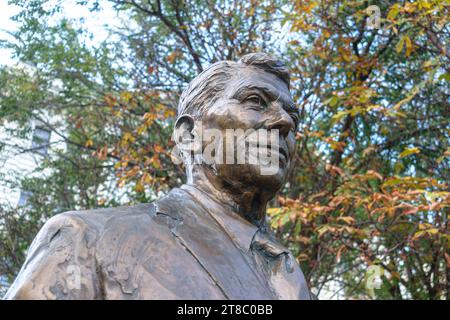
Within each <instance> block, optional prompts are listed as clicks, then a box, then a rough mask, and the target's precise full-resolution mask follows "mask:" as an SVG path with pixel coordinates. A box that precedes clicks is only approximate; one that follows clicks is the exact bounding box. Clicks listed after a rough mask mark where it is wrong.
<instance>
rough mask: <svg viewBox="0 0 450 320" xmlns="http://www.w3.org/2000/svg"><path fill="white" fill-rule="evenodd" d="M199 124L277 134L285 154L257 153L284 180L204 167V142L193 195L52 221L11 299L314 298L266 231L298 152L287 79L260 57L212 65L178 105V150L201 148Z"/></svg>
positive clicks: (191, 183) (239, 168)
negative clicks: (269, 211) (272, 203)
mask: <svg viewBox="0 0 450 320" xmlns="http://www.w3.org/2000/svg"><path fill="white" fill-rule="evenodd" d="M199 121H201V124H202V127H203V130H215V132H219V133H224V134H225V131H226V130H227V129H242V130H248V129H255V130H259V129H264V130H266V131H268V132H271V131H273V132H277V133H279V135H278V141H277V143H276V145H271V144H266V145H262V144H258V143H257V148H258V150H263V151H267V150H269V148H270V152H269V153H270V155H271V156H272V159H274V158H273V157H274V156H275V159H276V160H277V161H278V162H277V170H275V172H274V173H272V174H262V170H261V168H262V167H263V166H266V165H267V163H259V162H257V163H250V162H248V161H247V162H245V161H244V162H245V163H232V164H230V163H228V162H227V163H221V162H220V161H212V162H209V163H207V162H206V161H203V160H204V159H203V160H201V161H197V162H195V161H191V160H192V156H193V154H195V155H198V154H197V153H196V151H195V150H197V149H200V150H201V151H202V150H203V149H204V148H205V147H206V142H204V141H202V142H201V144H200V148H197V149H195V148H193V149H188V148H186V147H185V146H181V147H180V148H179V149H180V150H181V156H182V158H183V161H184V162H185V167H186V172H187V183H186V184H185V185H183V186H181V187H180V188H175V189H173V190H171V191H170V192H169V193H168V194H167V195H166V196H164V197H162V198H161V199H159V200H157V201H155V202H153V203H148V204H140V205H137V206H133V207H119V208H112V209H98V210H86V211H74V212H66V213H62V214H58V215H56V216H54V217H53V218H51V219H50V220H49V221H48V222H47V223H46V224H45V225H44V227H43V228H42V229H41V231H40V232H39V233H38V235H37V236H36V238H35V239H34V241H33V243H32V245H31V247H30V249H29V253H28V256H27V259H26V262H25V263H24V265H23V267H22V269H21V271H20V273H19V275H18V276H17V279H16V280H15V282H14V283H13V285H12V286H11V288H10V289H9V291H8V292H7V294H6V296H5V298H6V299H310V298H311V297H312V296H311V294H310V292H309V289H308V287H307V284H306V281H305V278H304V276H303V274H302V271H301V270H300V268H299V266H298V264H297V262H296V260H295V258H294V257H293V256H292V254H291V253H290V252H289V250H287V249H286V248H285V247H283V246H282V245H280V244H279V243H278V242H277V240H276V239H275V238H274V236H273V235H272V233H271V232H270V231H269V230H268V227H267V225H266V206H267V202H268V201H269V200H270V199H272V198H273V197H274V195H275V193H276V192H277V191H278V190H279V189H280V188H281V187H282V185H283V183H284V181H285V178H286V176H287V175H288V174H289V169H290V167H291V162H292V159H293V156H294V150H295V129H296V125H297V122H298V115H297V112H296V109H295V108H294V103H293V101H292V98H291V95H290V92H289V73H288V70H287V69H286V67H285V66H284V65H283V64H282V63H281V62H279V61H278V60H276V59H274V58H272V57H270V56H268V55H266V54H263V53H254V54H248V55H245V56H244V57H242V58H241V59H240V60H239V61H238V62H233V61H220V62H217V63H214V64H213V65H211V66H210V67H209V68H207V69H206V70H205V71H203V72H202V73H201V74H199V75H198V76H197V77H196V78H195V79H194V80H193V81H192V82H191V83H190V84H189V86H188V87H187V88H186V90H185V91H184V92H183V94H182V96H181V98H180V103H179V106H178V119H177V122H176V125H175V129H174V132H175V134H176V136H177V137H178V141H177V143H178V145H179V146H180V145H182V144H183V143H186V142H187V144H188V145H189V144H191V143H192V142H193V140H194V136H195V134H196V132H197V131H196V130H197V129H198V125H197V123H198V122H199ZM246 137H248V136H246ZM233 139H234V138H233ZM244 140H245V139H244ZM228 142H229V141H228ZM241 142H242V141H241ZM247 142H248V141H247V140H245V142H244V146H245V145H246V143H247ZM240 146H242V144H241V145H240ZM237 149H240V147H239V146H234V151H236V150H237ZM203 151H204V150H203ZM217 154H218V152H217V150H215V152H213V156H214V157H215V156H217ZM231 154H232V153H231V152H230V150H228V149H227V151H226V152H225V153H224V154H223V155H226V156H228V157H230V155H231ZM233 154H234V153H233ZM233 157H234V156H231V158H233ZM248 157H249V155H245V157H244V158H245V159H248ZM200 158H201V157H200ZM197 159H198V158H197ZM201 159H202V158H201ZM214 159H216V158H214Z"/></svg>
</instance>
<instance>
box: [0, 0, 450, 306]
mask: <svg viewBox="0 0 450 320" xmlns="http://www.w3.org/2000/svg"><path fill="white" fill-rule="evenodd" d="M10 2H11V3H13V4H15V5H18V6H20V7H21V8H22V10H21V12H20V13H19V14H18V15H17V16H16V17H14V19H15V20H16V21H17V22H18V25H19V29H18V30H17V31H16V32H14V33H13V36H14V40H13V41H8V42H6V41H4V42H3V46H4V47H8V48H10V49H12V50H13V52H14V54H15V58H16V59H17V60H19V61H22V62H24V63H26V64H27V65H29V66H30V67H29V68H25V69H24V68H17V67H16V68H12V67H2V68H1V70H0V84H1V85H0V88H1V89H0V121H2V123H16V124H18V125H17V126H16V127H14V129H12V130H10V132H9V133H10V134H11V135H14V136H16V137H19V138H24V137H26V136H27V134H29V132H30V130H31V127H30V123H32V122H33V121H39V123H41V124H43V125H44V126H45V127H46V128H48V129H49V130H51V131H52V134H53V135H56V136H57V137H58V138H59V139H60V140H61V141H62V142H64V145H65V146H66V147H64V148H62V147H60V146H59V145H58V144H56V145H54V146H51V152H50V153H49V155H48V156H47V157H46V158H45V159H44V160H43V161H42V162H41V164H40V165H39V167H38V168H37V169H36V173H37V174H36V175H33V176H31V177H22V176H20V175H19V176H18V177H17V178H15V179H14V177H12V176H11V175H10V177H9V179H10V180H11V182H10V183H11V184H12V185H17V186H20V187H21V188H22V189H23V188H25V189H27V190H30V191H32V197H31V198H30V201H29V203H28V205H27V206H25V207H23V208H19V209H17V208H8V207H4V208H2V209H1V210H2V211H1V214H2V216H1V218H0V221H1V226H2V228H1V229H0V237H1V245H0V252H1V256H2V259H1V263H0V270H1V271H0V274H2V275H5V276H7V278H8V280H12V279H13V278H14V276H15V274H16V272H17V270H18V268H19V267H20V265H21V263H22V262H23V258H24V252H25V250H26V248H27V246H28V245H29V243H30V241H31V240H32V238H33V236H34V235H35V232H36V231H37V230H38V229H39V227H40V226H41V224H42V223H43V222H44V221H45V219H46V218H48V217H49V216H51V215H53V214H55V213H57V212H61V211H64V210H69V209H81V208H93V207H101V206H106V207H110V206H114V205H118V204H131V203H135V202H139V201H151V200H153V199H155V198H157V197H158V196H160V195H161V194H163V193H164V192H167V190H169V189H170V188H172V187H175V186H178V185H180V184H181V183H182V182H183V179H184V174H183V168H180V167H178V166H176V165H174V163H173V161H172V159H171V153H170V151H171V148H172V146H173V143H172V141H171V139H170V137H171V132H172V125H173V121H174V117H175V114H176V105H177V101H178V97H179V94H180V92H181V90H182V89H183V87H184V86H185V85H186V84H187V83H188V82H189V81H190V80H191V79H192V78H193V77H195V75H196V74H198V72H200V71H202V70H203V69H204V68H205V67H206V66H207V65H209V64H210V63H213V62H215V61H219V60H224V59H228V60H236V59H237V58H239V57H240V56H241V55H243V54H245V53H248V52H254V51H266V52H269V53H272V54H275V55H278V56H280V57H281V58H282V59H283V60H284V61H285V62H286V63H287V64H288V65H289V68H290V70H291V71H292V83H291V88H292V92H293V94H294V96H295V101H296V102H297V104H298V107H299V112H300V115H301V117H300V118H301V124H300V126H299V130H298V132H297V138H298V148H297V153H296V158H295V168H294V170H293V174H292V176H290V177H289V182H288V184H287V185H286V187H285V188H284V189H283V190H282V192H281V193H280V195H279V196H278V197H277V199H275V200H274V201H273V202H272V203H271V206H272V208H270V209H269V210H268V213H269V217H270V223H271V225H272V227H273V228H274V229H275V230H276V231H277V232H278V233H279V235H280V237H281V238H282V239H283V241H284V242H285V243H286V244H287V245H288V246H289V247H290V248H291V249H292V250H293V252H294V253H295V255H296V256H297V258H298V261H299V262H300V264H301V266H302V269H303V270H304V272H305V275H306V277H307V280H308V281H309V284H310V285H311V287H312V289H313V292H315V293H318V294H320V293H321V292H323V290H325V289H327V290H328V291H331V292H335V291H336V292H335V294H339V296H340V297H347V298H384V299H410V298H414V299H448V292H449V281H450V273H449V266H450V256H449V254H448V248H449V241H450V239H449V237H450V233H449V222H448V218H449V205H450V192H449V185H448V181H449V180H450V173H449V165H450V162H449V156H450V149H449V142H450V139H449V135H450V131H449V129H448V127H449V117H450V108H449V107H450V100H449V81H450V68H449V66H450V53H449V49H448V48H449V40H450V39H449V29H448V25H449V16H450V15H449V2H448V1H445V0H440V1H434V0H430V1H425V0H421V1H379V2H378V3H376V5H377V6H378V7H379V9H380V12H381V17H380V20H379V22H380V24H379V28H378V27H377V26H375V27H374V26H373V25H370V24H369V23H368V21H370V20H369V19H371V18H373V17H372V16H371V14H372V13H371V12H369V11H368V10H367V8H368V7H369V5H371V4H372V3H369V2H368V1H334V0H333V1H321V0H297V1H294V2H291V1H284V0H279V1H276V2H271V1H264V0H251V1H247V2H238V1H225V0H152V1H138V0H136V1H119V0H114V1H109V2H108V4H109V5H110V6H112V7H113V8H114V10H115V11H116V12H117V15H118V16H117V17H118V19H122V20H121V23H119V24H118V26H116V27H111V28H110V29H111V30H110V36H109V37H108V38H107V39H106V40H104V41H102V42H99V43H97V42H94V41H93V35H92V34H91V31H90V30H88V29H87V28H86V27H85V26H84V25H83V20H75V19H67V18H65V17H60V13H61V12H62V9H63V8H62V4H58V3H56V4H54V5H53V4H52V5H49V3H48V2H47V1H44V0H35V1H23V0H14V1H10ZM77 5H78V6H79V7H82V8H85V9H86V8H87V9H89V10H90V11H91V12H92V13H98V12H101V11H102V10H105V8H104V7H105V3H104V2H103V3H102V2H91V1H89V2H88V1H77ZM1 148H2V150H0V151H1V152H2V153H3V154H7V155H9V156H10V155H11V154H12V153H13V152H15V153H27V152H32V151H33V150H29V149H24V148H20V147H18V146H15V145H8V144H7V143H3V142H2V146H1ZM39 172H45V174H44V173H42V174H39ZM5 183H6V182H5ZM370 266H378V267H379V268H380V270H381V271H382V276H381V280H382V281H381V283H380V287H379V288H378V289H375V290H372V291H371V290H367V281H368V278H369V277H370V275H369V274H368V272H367V270H369V269H370V268H369V267H370Z"/></svg>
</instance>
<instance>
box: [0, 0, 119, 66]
mask: <svg viewBox="0 0 450 320" xmlns="http://www.w3.org/2000/svg"><path fill="white" fill-rule="evenodd" d="M52 2H53V3H56V2H60V1H55V0H54V1H50V3H52ZM63 3H64V10H63V12H62V13H61V14H60V15H58V16H57V18H56V19H58V18H61V17H63V16H64V17H67V18H74V19H77V18H81V17H83V18H84V19H85V23H84V26H85V27H86V29H87V30H89V31H90V32H92V34H93V35H94V38H93V41H94V42H98V41H102V40H104V39H105V38H107V37H108V29H107V28H108V27H112V26H117V25H119V24H120V23H121V20H120V19H119V17H118V16H117V14H116V12H115V10H114V9H113V8H112V7H111V5H110V4H109V3H108V2H106V1H103V2H101V7H102V9H103V10H100V12H90V11H89V10H88V8H86V7H85V6H80V5H77V4H76V1H75V0H65V1H64V2H63ZM19 12H20V8H19V7H17V6H13V5H10V4H8V0H0V40H12V37H11V36H10V35H9V34H8V31H9V32H11V31H14V30H17V28H18V26H17V23H15V22H14V21H11V20H10V18H11V17H12V16H14V15H16V14H18V13H19ZM15 62H16V61H14V59H13V58H12V52H11V51H9V50H6V49H2V48H0V65H13V64H14V63H15Z"/></svg>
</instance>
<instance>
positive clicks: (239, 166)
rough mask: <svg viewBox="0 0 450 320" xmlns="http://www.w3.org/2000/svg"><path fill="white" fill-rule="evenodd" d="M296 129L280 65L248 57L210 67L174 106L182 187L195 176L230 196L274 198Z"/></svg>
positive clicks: (286, 171)
mask: <svg viewBox="0 0 450 320" xmlns="http://www.w3.org/2000/svg"><path fill="white" fill-rule="evenodd" d="M297 124H298V113H297V109H296V107H295V104H294V102H293V100H292V97H291V94H290V92H289V72H288V70H287V68H286V67H285V66H284V64H283V63H282V62H280V61H279V60H277V59H275V58H273V57H271V56H269V55H267V54H264V53H252V54H247V55H245V56H243V57H242V58H241V59H240V60H239V61H237V62H234V61H219V62H216V63H214V64H212V65H210V66H209V67H208V68H207V69H206V70H204V71H203V72H201V73H200V74H199V75H198V76H197V77H196V78H194V79H193V80H192V81H191V82H190V83H189V85H188V87H187V88H186V89H185V90H184V92H183V93H182V95H181V98H180V102H179V105H178V118H177V121H176V124H175V130H174V136H175V137H176V142H177V145H178V149H179V150H181V154H182V158H183V162H184V164H185V166H186V173H187V177H188V183H193V182H194V180H195V176H196V173H199V172H201V173H203V174H206V177H209V178H210V179H214V180H215V182H216V183H219V184H220V185H221V187H223V188H228V189H230V190H233V191H234V192H241V191H244V190H246V189H249V188H259V189H261V190H266V191H268V192H269V193H273V194H274V193H275V192H276V191H277V190H278V189H279V188H280V187H281V186H282V185H283V183H284V182H285V179H286V177H287V175H288V174H289V169H290V167H291V164H292V159H293V156H294V152H295V131H296V127H297ZM264 136H265V137H266V138H264Z"/></svg>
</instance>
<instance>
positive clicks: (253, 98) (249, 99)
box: [245, 94, 265, 106]
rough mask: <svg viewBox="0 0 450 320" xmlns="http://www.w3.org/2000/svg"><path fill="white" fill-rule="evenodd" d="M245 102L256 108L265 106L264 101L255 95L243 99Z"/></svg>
mask: <svg viewBox="0 0 450 320" xmlns="http://www.w3.org/2000/svg"><path fill="white" fill-rule="evenodd" d="M245 102H249V103H251V104H254V105H258V106H264V105H265V101H264V100H263V98H261V97H260V96H258V95H256V94H252V95H250V96H248V97H247V98H245Z"/></svg>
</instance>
